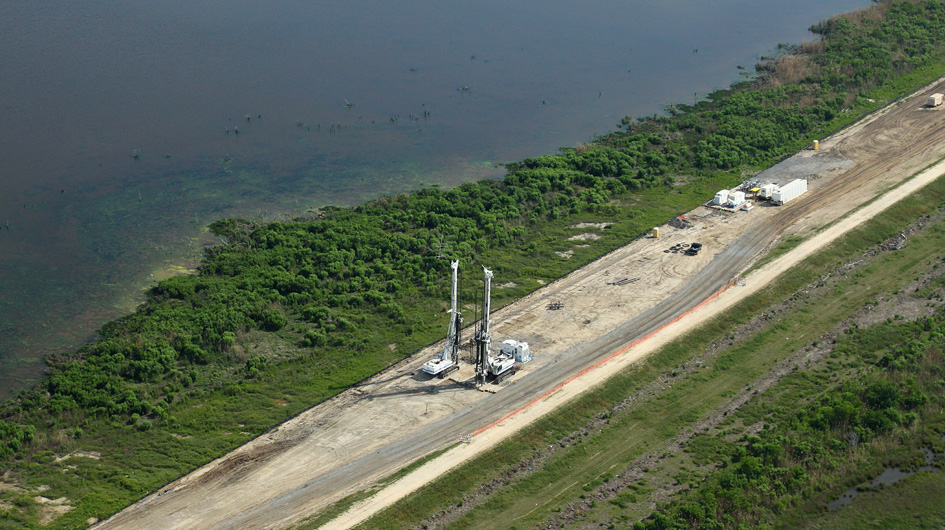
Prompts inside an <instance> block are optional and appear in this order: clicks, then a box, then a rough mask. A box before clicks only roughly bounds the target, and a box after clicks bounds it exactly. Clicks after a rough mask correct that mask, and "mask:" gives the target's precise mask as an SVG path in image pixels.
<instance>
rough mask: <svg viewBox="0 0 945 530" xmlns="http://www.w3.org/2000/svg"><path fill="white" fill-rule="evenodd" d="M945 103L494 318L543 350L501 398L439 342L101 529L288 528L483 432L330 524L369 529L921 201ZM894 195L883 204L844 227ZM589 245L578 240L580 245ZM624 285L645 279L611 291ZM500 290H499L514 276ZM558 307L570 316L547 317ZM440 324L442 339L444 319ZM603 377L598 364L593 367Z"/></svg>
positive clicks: (633, 246) (829, 152)
mask: <svg viewBox="0 0 945 530" xmlns="http://www.w3.org/2000/svg"><path fill="white" fill-rule="evenodd" d="M937 91H943V90H942V86H941V84H937V85H936V86H934V87H933V88H930V89H929V90H926V91H923V93H922V94H919V95H917V96H915V97H913V98H910V99H908V100H905V101H904V102H903V103H901V104H899V105H897V106H894V107H891V108H889V109H887V110H886V111H884V112H882V113H880V114H879V115H877V116H873V117H872V118H871V119H870V120H867V121H866V122H864V123H861V124H859V125H857V126H855V127H851V128H849V129H847V130H845V131H843V132H842V133H841V134H838V135H836V136H834V137H832V138H829V139H827V140H825V141H823V142H821V146H822V149H821V151H818V152H812V151H807V152H803V153H801V154H799V155H798V156H797V157H795V158H793V159H791V161H790V162H789V163H787V164H785V166H784V167H783V168H781V169H782V170H783V171H782V173H780V174H778V175H777V176H776V177H777V178H778V179H781V180H780V181H781V182H782V183H783V182H787V180H783V179H785V178H788V179H789V178H790V177H795V176H799V177H804V176H810V177H811V179H810V182H809V188H810V191H809V193H808V194H806V195H804V196H802V197H801V198H799V199H797V200H795V201H794V202H792V203H789V204H787V205H785V206H783V207H767V206H759V207H756V208H755V209H754V210H752V211H751V212H736V213H729V212H720V211H717V210H713V209H708V208H697V209H696V210H694V211H692V212H689V213H688V214H687V215H686V218H687V219H688V220H689V221H690V222H691V223H692V226H691V227H688V228H683V229H677V228H673V227H671V226H663V227H661V235H662V237H661V238H660V239H654V238H647V239H640V240H637V241H634V242H632V243H630V244H629V245H627V246H625V247H623V248H621V249H618V250H616V251H614V252H612V253H611V254H608V255H607V256H605V257H603V258H601V259H599V260H597V261H595V262H593V263H591V264H589V265H588V266H586V267H584V268H582V269H580V270H578V271H575V272H574V273H572V274H570V275H569V276H567V277H565V278H563V279H561V280H558V281H556V282H554V283H552V284H550V285H548V286H546V287H544V288H542V289H541V290H540V291H538V292H535V293H533V294H531V295H529V296H527V297H525V298H524V299H522V300H520V301H519V302H516V303H515V304H513V305H511V306H508V307H506V308H504V309H502V310H500V311H498V312H496V313H494V314H493V317H492V321H493V338H494V340H495V344H498V343H501V341H502V340H503V339H505V338H515V339H518V340H525V341H528V342H529V343H530V345H531V348H532V351H533V352H534V354H535V360H534V361H533V362H532V363H529V364H527V365H525V366H524V369H523V370H522V371H520V372H519V373H518V374H517V375H516V376H515V377H514V378H513V379H512V380H510V381H508V382H506V383H505V384H503V385H502V386H498V387H495V386H492V385H490V386H489V388H488V390H489V391H488V392H477V391H476V390H474V389H471V388H469V386H468V385H467V384H466V383H468V381H469V380H470V379H471V378H472V369H471V368H470V367H468V366H467V367H465V368H464V369H463V370H461V371H460V372H457V373H456V374H454V376H453V377H452V378H451V379H447V380H439V379H429V377H428V376H425V375H424V374H422V372H420V370H419V368H420V365H422V363H423V362H425V361H426V360H427V359H429V358H430V357H431V356H432V355H434V354H435V352H436V350H438V349H439V348H440V347H441V346H440V345H436V346H434V347H432V348H429V349H427V350H425V351H421V352H419V353H418V354H417V355H415V356H413V357H411V358H410V359H407V360H405V361H404V362H402V363H399V364H398V365H396V366H394V367H392V368H390V369H388V370H386V371H384V372H382V373H380V374H378V375H377V376H375V377H373V378H372V379H370V380H369V381H367V382H366V383H364V384H362V385H360V386H359V387H357V388H353V389H350V390H349V391H346V392H344V393H343V394H341V395H340V396H338V397H337V398H335V399H332V400H330V401H328V402H326V403H324V404H322V405H319V406H317V407H314V408H313V409H310V410H309V411H307V412H305V413H303V414H302V415H300V416H298V417H296V418H294V419H293V420H291V421H289V422H286V423H285V424H283V425H281V426H280V427H279V428H277V429H275V430H273V431H271V432H270V433H267V434H266V435H264V436H261V437H260V438H257V439H256V440H254V441H252V442H250V443H248V444H246V445H244V446H243V447H241V448H239V449H237V450H235V451H233V452H232V453H230V454H228V455H226V456H224V457H222V458H220V459H218V460H216V461H214V462H212V463H210V464H208V465H207V466H204V467H203V468H201V469H199V470H197V471H195V472H193V473H191V474H189V475H187V476H185V477H183V478H181V479H179V480H177V481H175V482H173V483H171V484H169V485H168V486H167V487H165V488H163V489H162V490H161V491H159V492H157V493H155V494H153V495H150V496H148V497H146V498H145V499H143V500H141V501H139V502H138V503H136V504H134V505H132V506H129V507H128V508H126V509H125V510H123V511H122V512H120V513H118V514H116V515H115V516H114V517H112V518H110V519H108V520H106V521H103V522H101V523H99V524H98V525H96V526H95V528H102V529H104V528H109V529H111V528H136V529H141V528H153V529H162V530H163V529H168V528H279V527H284V526H286V525H288V524H291V523H292V522H295V521H298V520H299V519H301V518H303V517H306V516H308V515H311V514H312V513H314V512H316V511H317V510H319V509H320V508H323V507H325V506H327V505H329V504H330V503H332V502H334V501H337V500H338V499H340V498H341V497H343V496H344V495H347V494H349V493H351V492H353V491H356V490H359V489H362V488H364V487H366V486H368V485H370V484H371V483H373V482H375V481H377V480H379V479H380V478H383V477H384V476H387V475H389V474H390V473H391V472H393V471H395V470H396V469H398V468H400V467H403V466H404V465H406V464H407V463H409V462H410V461H412V460H414V459H416V458H417V457H419V456H422V455H424V454H428V453H430V452H432V451H435V450H437V449H441V448H443V447H446V446H448V445H450V444H452V443H454V442H456V441H458V440H460V438H461V436H462V437H463V438H464V439H465V436H463V435H469V434H475V436H473V437H472V438H471V443H469V444H461V445H459V446H458V447H456V448H454V449H452V450H450V451H448V452H447V453H445V454H443V455H441V456H440V457H438V458H437V459H436V460H434V461H433V462H431V463H429V464H427V465H425V466H423V467H421V468H419V469H417V470H416V471H414V472H412V473H410V474H409V475H407V476H406V477H404V478H403V479H401V480H399V481H397V482H396V483H394V484H392V485H389V486H387V487H385V488H384V489H382V490H381V491H379V492H378V493H377V494H375V495H374V496H373V497H371V498H370V499H368V500H367V501H365V502H362V503H360V504H358V505H355V506H354V507H352V509H351V510H349V511H348V512H347V513H345V514H343V515H342V516H341V517H339V518H338V519H336V520H335V521H333V522H332V523H330V524H329V526H328V527H330V528H349V527H351V526H353V525H354V524H357V523H358V522H360V521H363V520H364V519H366V518H367V517H369V516H370V515H371V514H373V513H376V511H377V510H379V509H381V508H383V507H384V506H387V505H389V504H390V503H392V502H394V501H396V500H397V499H399V498H402V497H403V496H404V495H406V494H408V493H409V492H411V491H413V490H415V489H416V488H418V487H420V486H421V485H423V484H425V483H427V482H428V481H429V480H432V479H434V478H435V477H436V476H438V475H439V474H441V473H443V472H445V471H446V470H448V469H450V468H452V467H454V466H456V465H459V464H460V463H462V462H463V461H465V460H467V459H469V458H471V457H473V456H475V455H476V454H479V453H481V452H482V451H485V450H486V449H488V448H490V447H492V446H493V445H494V444H496V443H498V442H499V441H501V440H502V439H504V438H505V437H507V436H510V435H511V434H513V433H514V432H515V431H516V430H518V429H520V428H522V427H523V426H525V425H527V424H528V423H530V422H532V421H534V420H535V419H536V418H538V417H540V416H541V415H543V414H546V413H547V412H548V411H550V410H553V409H554V408H555V407H557V406H559V405H561V404H563V403H565V402H567V400H569V399H572V398H573V397H575V396H577V395H579V394H580V393H582V392H584V391H585V390H586V389H588V388H590V387H592V386H594V385H596V384H599V383H600V382H601V381H603V380H604V379H605V378H606V377H607V376H609V375H610V374H612V373H614V372H615V371H617V370H620V369H622V368H624V367H626V366H627V365H629V364H630V363H633V362H635V361H636V360H638V359H640V358H642V357H643V356H645V355H647V354H648V353H650V352H652V351H654V350H655V349H657V348H658V347H659V346H661V345H662V344H664V343H665V342H667V341H668V340H670V339H672V338H673V337H676V336H678V335H679V334H680V333H683V332H684V331H685V330H688V329H692V328H694V327H696V326H698V325H699V324H700V323H701V322H702V321H703V320H704V319H705V318H708V317H710V316H711V315H713V314H715V313H717V312H719V311H724V310H725V309H726V308H728V307H730V306H731V305H733V304H734V303H736V302H737V301H738V300H740V299H741V298H743V297H744V296H746V295H748V294H750V293H752V292H754V290H755V289H757V288H759V287H761V286H762V285H763V284H764V282H766V281H771V279H773V278H775V277H776V276H777V274H779V273H780V272H783V271H784V270H786V269H787V268H789V267H790V266H791V265H792V264H794V263H797V262H798V261H799V260H801V259H803V257H805V256H807V255H809V254H810V253H812V252H815V251H816V250H817V249H819V248H821V247H822V246H823V245H825V244H827V243H828V242H829V241H832V240H833V239H834V238H836V237H838V236H839V235H841V234H842V233H844V232H845V231H847V230H849V229H851V228H853V227H855V226H856V225H857V224H858V223H860V222H862V221H863V220H864V219H867V218H869V216H872V215H875V214H876V213H877V212H878V211H880V210H881V209H882V208H884V207H886V206H888V205H889V204H892V202H894V200H895V197H899V196H905V195H907V194H908V193H914V192H916V190H918V189H920V187H921V186H922V185H924V184H926V183H927V182H929V181H931V180H932V179H933V178H934V177H935V176H937V175H938V174H941V173H942V172H943V171H945V168H943V167H937V168H936V169H935V170H934V171H930V172H927V173H926V174H924V175H923V176H920V177H917V178H914V179H912V180H910V181H908V182H907V183H906V184H905V185H904V186H902V187H900V188H896V189H893V186H894V185H895V184H896V183H897V182H901V181H902V180H903V179H905V178H906V177H908V176H911V175H913V174H914V173H915V171H916V170H917V169H919V168H922V167H925V166H927V165H929V164H930V163H932V162H934V161H937V160H938V159H939V158H941V157H942V156H943V155H945V144H942V143H941V142H942V140H943V139H945V113H943V112H945V111H939V110H937V109H936V110H927V109H923V108H921V107H920V105H919V103H917V102H921V101H924V97H925V95H926V94H928V93H932V92H937ZM769 176H770V174H769ZM890 190H891V191H890ZM881 192H885V195H884V196H883V197H882V198H881V199H880V200H877V201H874V202H873V203H872V204H870V205H868V206H866V207H864V208H861V209H860V210H857V211H856V213H854V214H850V215H847V214H849V212H850V211H851V210H853V209H854V208H855V207H857V206H858V205H860V204H862V203H864V202H866V201H868V200H869V199H872V198H873V197H875V196H876V195H877V194H879V193H881ZM844 215H847V217H845V218H843V219H842V220H841V221H840V222H836V223H835V224H833V225H831V226H830V228H828V229H826V230H824V229H823V227H824V226H825V225H827V224H828V223H831V222H834V221H836V220H837V219H840V218H842V217H843V216H844ZM596 228H597V227H593V226H587V225H584V226H580V227H575V228H574V234H573V235H574V236H583V237H584V238H586V237H587V236H586V235H585V234H593V233H594V231H595V229H596ZM818 231H819V232H818ZM793 232H801V233H803V234H808V235H810V234H816V235H815V236H814V237H812V238H811V239H809V240H808V241H807V242H805V243H804V244H802V245H801V246H800V247H798V248H797V249H795V250H794V251H793V252H791V253H789V254H787V255H785V256H783V257H781V258H780V259H778V260H776V261H775V262H773V263H771V264H770V265H768V266H767V267H765V268H764V269H762V270H759V271H757V272H755V273H754V274H752V275H751V276H750V277H748V278H746V282H745V284H744V286H742V285H741V284H740V285H739V286H737V287H732V288H728V287H729V286H730V285H732V280H733V279H734V277H735V276H736V275H737V274H739V272H740V271H743V270H744V269H745V267H747V265H748V264H750V263H751V262H752V261H753V259H755V258H756V257H757V256H758V255H759V253H760V252H762V251H763V250H764V249H765V248H769V247H770V246H771V245H773V244H774V243H775V241H776V240H777V238H778V237H781V236H783V235H785V234H788V233H793ZM581 241H582V239H581V238H577V239H574V244H575V245H577V244H580V242H581ZM693 241H698V242H701V243H703V244H704V245H705V250H704V251H703V252H702V253H701V254H700V255H698V256H695V257H693V256H685V255H684V254H682V253H679V252H676V253H674V252H666V250H668V249H669V247H670V246H672V245H674V244H676V243H679V242H685V243H691V242H693ZM561 259H567V258H565V257H561ZM621 278H627V279H630V280H633V279H636V280H634V281H631V282H629V283H624V284H622V285H613V284H612V282H614V281H615V280H619V279H621ZM637 278H638V279H637ZM495 281H496V283H497V284H501V283H502V278H496V280H495ZM723 288H724V289H723ZM719 290H723V291H724V292H722V294H721V295H719V296H717V298H716V299H715V300H714V301H713V302H711V303H708V304H701V305H700V307H698V309H697V310H695V311H692V307H693V306H697V305H699V304H700V302H701V301H702V300H704V299H706V298H707V297H709V296H710V295H712V294H713V293H717V292H718V291H719ZM551 302H561V303H562V304H563V307H562V308H561V309H559V310H549V309H548V305H549V304H550V303H551ZM683 317H685V318H683ZM443 322H444V333H445V327H446V317H445V316H444V318H443ZM467 335H468V334H467ZM590 365H596V368H594V369H591V370H588V369H587V367H588V366H590ZM473 405H475V406H473ZM510 413H514V414H513V415H511V416H509V414H510Z"/></svg>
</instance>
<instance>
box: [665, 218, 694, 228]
mask: <svg viewBox="0 0 945 530" xmlns="http://www.w3.org/2000/svg"><path fill="white" fill-rule="evenodd" d="M666 224H668V225H669V226H671V227H673V228H678V229H680V230H683V229H686V228H692V223H691V222H689V220H688V219H686V218H685V217H683V216H681V215H680V216H679V217H676V218H675V219H673V220H672V221H670V222H668V223H666Z"/></svg>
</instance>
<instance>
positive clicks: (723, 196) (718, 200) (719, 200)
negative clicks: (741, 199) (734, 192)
mask: <svg viewBox="0 0 945 530" xmlns="http://www.w3.org/2000/svg"><path fill="white" fill-rule="evenodd" d="M727 200H728V190H721V191H719V192H718V193H716V194H715V198H714V199H712V204H715V205H717V206H722V205H723V204H725V201H727Z"/></svg>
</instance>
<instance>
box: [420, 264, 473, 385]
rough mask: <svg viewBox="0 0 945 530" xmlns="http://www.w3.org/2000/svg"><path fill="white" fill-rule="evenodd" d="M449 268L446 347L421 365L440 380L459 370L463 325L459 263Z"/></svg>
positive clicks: (425, 370)
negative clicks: (449, 287)
mask: <svg viewBox="0 0 945 530" xmlns="http://www.w3.org/2000/svg"><path fill="white" fill-rule="evenodd" d="M450 268H451V269H453V291H452V296H451V301H450V310H449V313H450V326H449V330H448V331H447V333H446V346H445V347H444V348H443V352H442V353H440V355H438V356H436V357H434V358H433V359H430V360H429V361H427V362H425V363H424V364H423V371H424V372H426V373H428V374H430V375H438V376H440V377H441V378H442V377H445V376H446V375H447V374H450V373H452V372H455V371H456V370H459V332H460V329H461V328H462V323H463V317H462V315H461V313H460V312H459V309H458V307H457V306H458V303H459V295H458V284H459V281H458V279H459V278H458V276H459V272H458V271H459V261H458V260H455V261H451V262H450Z"/></svg>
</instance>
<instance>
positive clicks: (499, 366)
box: [475, 267, 531, 385]
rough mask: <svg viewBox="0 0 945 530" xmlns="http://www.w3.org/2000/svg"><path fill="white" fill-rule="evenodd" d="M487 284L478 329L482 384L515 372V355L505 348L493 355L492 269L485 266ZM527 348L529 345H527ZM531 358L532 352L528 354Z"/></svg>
mask: <svg viewBox="0 0 945 530" xmlns="http://www.w3.org/2000/svg"><path fill="white" fill-rule="evenodd" d="M482 270H483V272H485V277H486V285H485V288H484V289H483V304H482V319H480V321H479V329H478V330H476V336H475V342H476V384H477V385H482V384H485V383H486V382H487V381H492V382H493V383H495V384H499V383H501V382H502V381H504V380H505V379H506V378H507V377H509V376H511V375H512V374H514V373H515V355H514V354H513V352H510V351H507V350H506V349H505V348H503V349H502V350H501V351H500V352H499V354H498V355H495V356H493V355H492V350H491V345H492V336H491V335H490V334H489V309H490V306H491V304H490V298H491V297H492V271H490V270H489V269H487V268H485V267H483V268H482ZM526 349H527V345H526ZM528 356H529V358H530V357H531V353H530V352H529V354H528Z"/></svg>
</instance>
